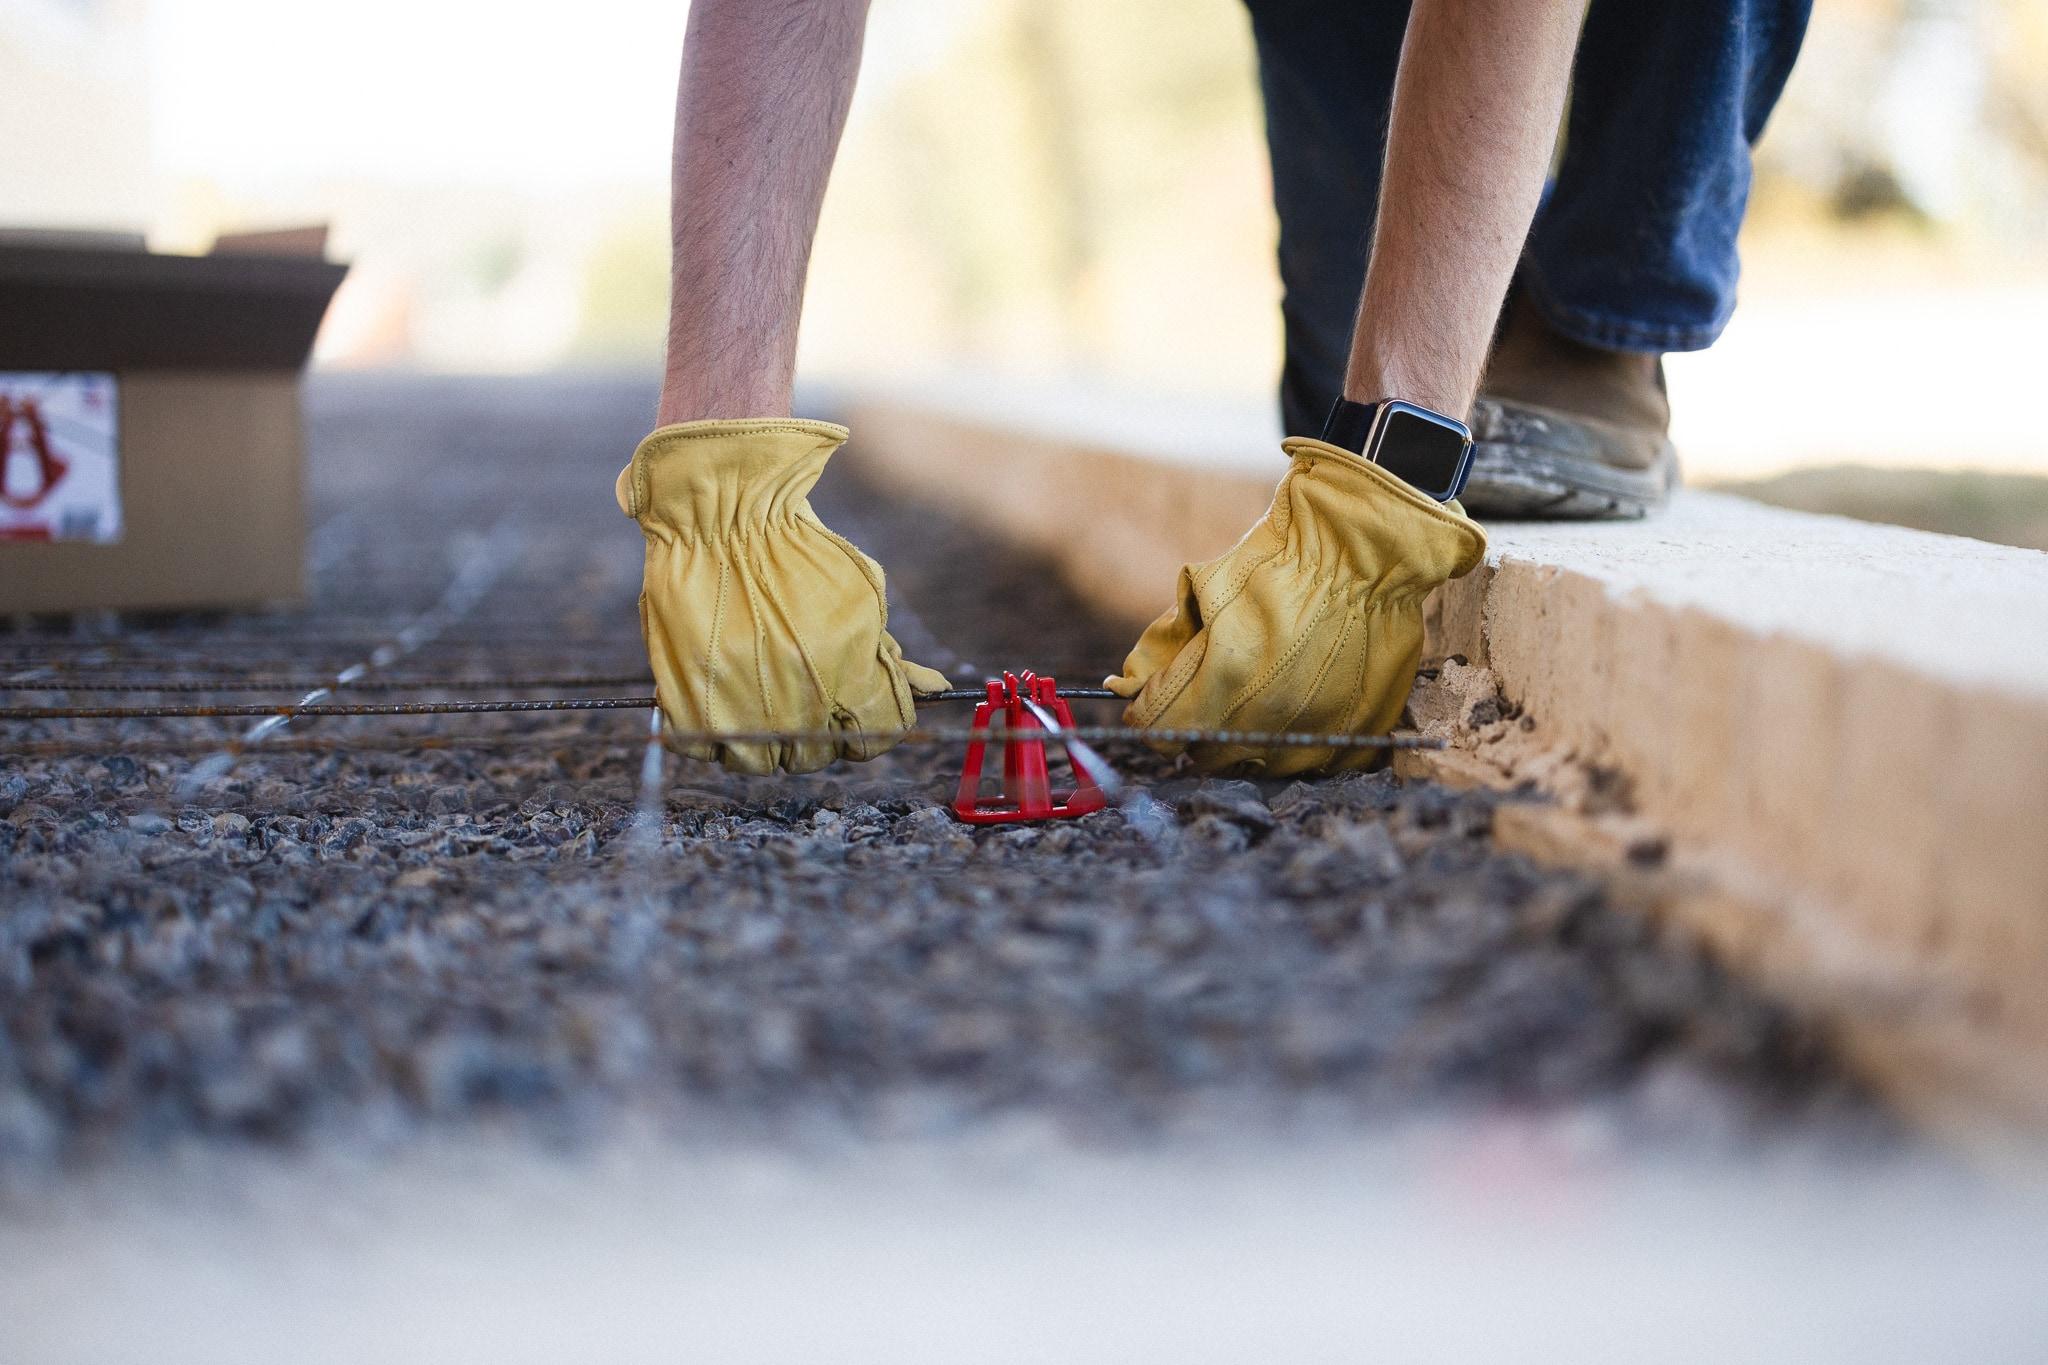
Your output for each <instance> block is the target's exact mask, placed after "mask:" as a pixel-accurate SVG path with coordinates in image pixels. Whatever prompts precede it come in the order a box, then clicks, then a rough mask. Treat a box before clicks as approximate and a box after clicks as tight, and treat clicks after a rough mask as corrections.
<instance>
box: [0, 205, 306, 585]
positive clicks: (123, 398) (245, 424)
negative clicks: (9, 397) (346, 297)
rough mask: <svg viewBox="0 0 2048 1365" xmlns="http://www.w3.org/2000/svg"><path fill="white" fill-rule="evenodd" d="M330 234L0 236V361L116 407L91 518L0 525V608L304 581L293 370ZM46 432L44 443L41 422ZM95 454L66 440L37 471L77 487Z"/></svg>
mask: <svg viewBox="0 0 2048 1365" xmlns="http://www.w3.org/2000/svg"><path fill="white" fill-rule="evenodd" d="M325 243H326V229H325V228H295V229H286V230H281V231H272V232H260V233H241V234H233V235H230V236H226V237H223V238H222V239H221V240H220V242H219V243H218V244H217V245H216V248H215V250H214V251H213V252H211V253H210V254H208V255H204V256H175V255H164V254H158V253H153V252H149V251H145V250H141V249H139V247H138V246H137V245H135V244H134V243H133V242H132V241H124V240H122V239H120V238H118V237H117V236H114V235H111V234H29V233H0V319H4V325H0V372H7V373H10V374H13V375H15V376H17V377H18V378H23V379H25V381H27V383H28V390H27V391H37V390H38V389H39V390H40V391H41V392H43V393H44V394H45V395H46V396H45V398H44V400H43V402H44V406H45V407H47V406H48V404H49V403H51V402H61V401H62V397H61V395H62V394H64V393H69V392H70V391H71V389H75V388H77V387H78V386H79V385H81V384H84V385H87V386H88V387H89V388H90V387H93V386H97V388H98V389H108V390H109V392H108V394H107V395H106V397H104V398H102V397H100V396H98V394H97V389H95V391H94V392H93V393H90V394H88V395H87V396H88V399H89V400H90V401H91V402H93V403H96V404H97V405H98V410H99V411H101V412H106V411H107V409H109V408H111V409H112V411H111V412H109V413H108V414H107V416H108V423H109V424H110V425H111V427H112V430H113V432H114V436H113V439H112V443H111V445H112V449H111V450H110V451H109V452H107V453H104V454H100V455H98V456H97V465H98V467H99V468H100V469H101V470H102V471H104V472H103V473H102V475H101V478H102V481H103V483H105V484H106V485H107V486H108V487H109V489H110V490H113V491H111V492H110V493H109V494H108V495H107V496H106V497H105V498H103V499H102V500H101V504H96V505H95V506H93V507H90V508H87V509H85V511H84V515H87V516H89V517H93V518H97V520H96V521H95V523H94V524H95V525H97V526H98V527H99V528H100V529H99V530H98V531H97V532H95V533H93V534H88V535H81V536H77V537H72V536H67V535H65V534H63V530H64V525H65V523H64V521H63V519H62V518H61V517H52V518H50V521H51V524H52V530H51V533H50V534H49V535H48V536H46V537H43V538H40V539H39V538H38V536H37V534H36V533H35V528H34V527H33V526H30V527H28V528H27V530H26V531H24V529H23V527H22V526H21V524H20V523H21V522H22V521H23V520H24V517H23V516H19V515H18V516H16V517H15V518H14V521H15V523H16V524H15V526H14V528H13V530H12V532H10V534H9V535H6V536H0V612H48V611H77V610H83V609H96V608H170V607H202V606H203V607H215V606H230V605H240V604H257V603H276V602H288V601H293V600H296V599H298V598H299V597H301V596H302V595H303V591H304V577H305V573H304V565H303V562H302V561H303V552H304V541H305V511H304V508H303V506H302V488H303V479H304V476H303V470H302V465H303V463H304V461H303V444H304V442H303V437H302V433H301V425H302V424H301V419H300V410H299V387H300V371H301V370H302V369H303V368H304V366H305V364H306V361H307V359H308V357H309V356H310V355H311V354H312V349H313V339H314V336H315V334H316V333H317V332H318V331H319V329H320V320H321V318H322V316H323V315H324V314H325V313H326V310H327V304H328V301H329V300H330V299H331V298H332V297H333V295H334V291H335V289H336V288H337V287H338V286H339V285H340V283H341V280H342V277H343V276H344V275H345V274H346V273H347V267H346V266H343V265H338V264H334V263H332V262H329V261H327V260H325V259H323V258H322V254H321V253H322V252H323V250H324V248H325ZM107 376H111V384H110V385H109V382H108V380H107ZM67 385H68V386H70V388H66V387H65V386H67ZM19 415H20V414H17V416H19ZM39 420H40V419H39ZM21 425H22V424H21V423H19V422H18V423H15V424H14V426H13V427H10V431H13V430H14V427H19V426H21ZM43 426H44V428H45V430H43V431H42V432H41V433H39V436H40V438H41V439H43V440H44V441H45V444H48V443H52V442H55V441H56V440H57V439H58V437H59V434H60V432H59V427H58V425H57V423H56V421H55V419H54V417H52V418H51V419H50V420H49V421H47V422H44V423H43ZM81 427H82V424H74V430H78V429H80V428H81ZM15 439H16V440H18V439H19V437H18V436H17V437H15ZM102 439H103V440H104V438H102ZM88 444H89V442H88ZM81 450H82V448H81ZM15 453H16V456H17V458H16V463H17V464H19V463H20V458H19V456H20V452H19V450H17V451H16V452H15ZM6 455H7V452H6V451H0V458H4V457H5V456H6ZM94 463H95V461H94V460H93V459H91V458H88V457H87V455H86V454H84V453H81V454H78V455H77V456H76V457H75V458H71V459H69V460H65V459H63V458H62V454H61V452H60V458H59V460H58V461H56V462H46V463H45V471H46V472H45V474H44V478H45V482H46V483H52V482H54V481H53V480H52V479H51V475H52V474H55V475H56V477H58V478H70V479H72V480H73V481H74V483H76V481H77V480H79V479H81V478H84V477H86V471H87V470H88V468H89V467H91V466H93V465H94ZM109 465H111V469H110V470H109V468H108V467H109ZM67 491H68V490H67ZM17 496H18V491H17ZM49 505H50V503H49V502H48V501H46V502H45V504H44V506H46V507H47V506H49Z"/></svg>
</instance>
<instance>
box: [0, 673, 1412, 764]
mask: <svg viewBox="0 0 2048 1365" xmlns="http://www.w3.org/2000/svg"><path fill="white" fill-rule="evenodd" d="M986 695H987V694H986V692H985V691H983V690H982V689H980V688H964V687H963V688H949V689H947V690H946V691H943V692H935V693H929V694H927V695H925V696H922V697H919V698H918V699H917V700H918V704H919V705H927V704H931V703H942V702H954V701H978V700H980V699H981V698H983V697H984V696H986ZM1059 695H1061V696H1063V697H1070V698H1074V699H1077V700H1104V699H1108V698H1112V697H1115V696H1116V694H1115V693H1113V692H1111V691H1109V690H1108V689H1107V688H1101V687H1076V688H1061V689H1060V690H1059ZM655 706H656V701H655V699H654V698H653V697H550V698H546V699H540V700H532V701H518V700H506V701H437V702H355V703H340V702H325V703H314V704H311V705H305V706H294V705H289V704H279V705H266V704H263V703H243V704H229V705H223V706H197V705H194V706H10V707H0V721H51V720H171V719H234V718H250V717H267V716H280V717H285V718H296V717H300V716H442V715H464V716H467V715H504V714H528V713H533V712H542V711H649V710H652V709H654V707H655ZM1003 736H1004V732H1003V731H1002V730H1000V729H998V730H994V731H989V730H976V729H972V728H970V727H967V726H951V727H924V726H916V727H912V728H911V729H909V730H907V731H904V732H901V733H900V734H896V735H891V736H888V738H889V739H890V740H891V741H892V742H894V743H900V744H965V743H971V742H973V741H975V740H989V739H998V740H999V739H1002V738H1003ZM1033 737H1034V738H1039V739H1047V740H1052V741H1053V742H1058V741H1060V740H1062V739H1073V740H1078V741H1080V742H1082V743H1084V744H1086V743H1121V742H1135V743H1145V744H1216V745H1224V746H1228V747H1233V748H1259V749H1268V748H1271V749H1287V748H1294V749H1301V748H1331V749H1440V748H1442V747H1443V741H1442V740H1438V739H1428V738H1424V737H1422V736H1418V735H1326V734H1315V733H1309V732H1303V731H1293V730H1278V731H1275V730H1224V729H1201V728H1189V727H1175V728H1151V727H1142V726H1131V725H1076V726H1065V727H1061V728H1060V729H1059V730H1058V731H1057V732H1055V733H1052V734H1047V733H1046V732H1044V731H1034V732H1033ZM382 738H384V739H385V740H386V741H388V742H389V744H390V745H391V747H400V746H406V747H420V748H451V747H456V746H458V745H460V744H461V743H462V742H463V737H459V736H450V735H438V736H437V735H422V736H386V737H382ZM476 738H477V739H479V740H488V741H491V742H493V743H496V742H499V741H502V740H505V739H507V738H511V737H509V736H504V735H478V736H476ZM536 738H538V737H536ZM565 738H568V737H567V736H553V737H548V738H547V739H543V740H540V742H559V741H560V740H561V739H565ZM579 738H582V737H579ZM587 738H588V739H589V740H591V741H593V742H596V741H602V742H607V743H616V742H617V740H616V738H615V737H613V736H606V735H590V736H587ZM663 738H664V740H665V741H666V742H667V743H668V744H669V745H671V746H683V745H717V744H830V745H834V746H838V745H844V744H847V743H848V742H849V741H853V742H857V741H858V738H859V736H858V734H857V733H855V732H849V731H846V730H674V729H669V730H664V731H663ZM876 738H878V739H880V738H882V736H877V737H876ZM78 742H79V741H76V740H72V741H57V742H56V743H55V744H54V745H53V744H52V743H51V742H48V741H44V742H42V743H40V744H36V745H34V747H33V748H32V747H31V746H27V745H24V746H17V748H16V750H15V751H16V752H41V753H52V752H56V751H57V749H58V747H59V746H61V745H63V744H66V743H69V744H77V743H78ZM206 743H209V744H221V743H222V741H220V740H209V741H206ZM226 743H227V744H228V746H229V747H230V748H236V749H238V748H240V745H239V743H238V742H236V741H227V742H226ZM123 747H127V746H125V745H124V746H123ZM268 747H271V748H275V747H276V746H274V745H273V746H268ZM377 747H385V746H383V745H373V744H369V743H365V742H363V741H362V740H356V741H338V742H336V743H335V745H334V746H333V751H339V752H346V751H348V750H349V749H351V748H363V749H369V748H377ZM326 751H327V750H324V749H323V750H313V749H310V748H308V749H292V750H279V752H326Z"/></svg>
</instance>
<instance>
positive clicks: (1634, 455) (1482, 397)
mask: <svg viewBox="0 0 2048 1365" xmlns="http://www.w3.org/2000/svg"><path fill="white" fill-rule="evenodd" d="M1670 426H1671V404H1670V401H1669V400H1668V399H1667V398H1666V397H1665V393H1664V362H1663V361H1662V360H1661V359H1659V358H1658V357H1656V356H1651V355H1641V354H1636V353H1632V352H1627V351H1607V350H1602V349H1600V348H1598V347H1595V346H1587V345H1584V344H1582V343H1580V342H1577V341H1573V340H1571V339H1570V338H1569V337H1564V336H1560V335H1558V334H1557V333H1556V332H1553V331H1552V330H1551V329H1550V328H1549V327H1548V326H1546V325H1545V324H1544V322H1543V320H1542V318H1541V317H1540V316H1538V314H1537V312H1536V310H1535V309H1534V308H1532V307H1530V306H1529V305H1528V303H1527V302H1526V301H1525V300H1522V299H1519V298H1517V299H1514V300H1511V301H1510V302H1509V304H1508V310H1507V315H1506V317H1505V319H1504V320H1503V322H1502V326H1501V331H1500V336H1499V337H1498V338H1497V339H1496V340H1495V342H1494V349H1493V355H1492V357H1491V358H1490V359H1489V360H1488V361H1487V366H1486V378H1485V379H1484V380H1483V381H1482V382H1481V384H1480V389H1479V398H1478V400H1477V401H1476V402H1474V403H1473V405H1472V478H1471V481H1470V482H1469V483H1468V484H1466V486H1465V491H1464V493H1462V494H1461V495H1460V498H1459V500H1460V501H1461V502H1463V504H1464V505H1465V509H1466V510H1467V511H1468V512H1470V513H1471V514H1472V515H1473V516H1476V517H1488V516H1492V517H1559V518H1572V519H1594V518H1605V517H1640V516H1642V515H1644V514H1645V513H1646V512H1649V511H1651V510H1653V509H1654V508H1657V507H1659V506H1661V505H1662V504H1663V502H1664V500H1665V498H1666V497H1668V496H1669V494H1670V491H1671V489H1672V487H1673V486H1675V485H1676V484H1677V482H1678V455H1677V452H1676V451H1675V450H1673V449H1672V445H1671V438H1670V435H1669V434H1668V433H1669V431H1670Z"/></svg>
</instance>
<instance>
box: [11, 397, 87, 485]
mask: <svg viewBox="0 0 2048 1365" xmlns="http://www.w3.org/2000/svg"><path fill="white" fill-rule="evenodd" d="M17 417H19V418H20V419H21V422H22V425H23V426H24V427H25V428H27V431H28V448H29V453H30V454H31V455H33V456H34V457H35V462H36V477H37V479H38V480H39V482H38V484H37V487H36V491H35V492H33V493H26V494H15V493H10V492H8V491H7V479H6V469H7V462H8V461H9V460H11V459H12V458H13V457H14V420H15V418H17ZM70 470H71V466H70V465H68V464H66V463H65V462H64V460H63V458H62V457H60V456H59V455H58V454H57V453H56V452H55V451H53V450H51V449H50V429H49V427H48V426H46V425H45V424H44V422H43V412H42V409H41V408H39V407H37V406H36V400H35V399H33V398H24V399H21V400H20V401H19V402H16V401H15V400H13V399H10V398H8V397H6V396H4V395H0V502H4V503H6V504H7V505H8V506H9V507H12V508H14V509H15V510H16V511H20V512H26V511H27V510H28V509H29V508H31V507H34V506H35V505H36V504H37V503H40V502H41V501H42V500H43V499H45V498H47V497H49V496H50V492H51V490H52V489H54V488H55V487H56V486H57V485H58V484H60V483H62V482H63V481H64V476H65V475H66V474H67V473H69V472H70Z"/></svg>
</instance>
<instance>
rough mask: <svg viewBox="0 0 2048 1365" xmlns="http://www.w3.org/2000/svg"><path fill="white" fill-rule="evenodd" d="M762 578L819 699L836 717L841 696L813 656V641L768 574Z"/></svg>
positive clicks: (765, 592) (764, 590) (765, 590)
mask: <svg viewBox="0 0 2048 1365" xmlns="http://www.w3.org/2000/svg"><path fill="white" fill-rule="evenodd" d="M762 580H763V581H762V583H761V591H762V592H763V593H764V594H766V596H767V598H768V601H769V603H770V604H771V605H772V606H773V607H774V608H775V611H776V614H777V615H778V616H780V617H781V618H782V620H783V623H784V624H785V625H787V626H788V627H789V634H790V638H791V639H793V640H795V641H796V651H797V657H798V658H800V659H802V660H803V665H804V672H805V673H806V674H807V675H808V676H809V677H810V680H811V687H812V688H813V690H815V691H816V692H817V694H818V698H819V700H821V701H823V702H824V703H825V708H826V710H827V712H829V713H831V714H833V715H834V716H835V717H836V715H837V713H838V711H839V709H840V707H839V697H838V695H837V694H836V693H834V692H833V691H832V688H831V686H830V684H828V683H827V682H826V681H825V676H824V674H823V672H822V671H821V670H820V669H819V668H818V663H817V660H816V659H815V658H813V657H812V654H811V643H810V641H809V640H807V639H805V638H804V631H803V627H802V626H800V625H799V624H797V620H796V617H795V616H794V615H793V614H791V612H790V610H789V608H788V606H787V605H785V604H784V603H783V600H782V598H781V596H780V595H779V594H777V593H776V591H775V588H774V586H773V585H772V584H770V583H769V582H768V581H767V575H765V574H764V575H763V576H762Z"/></svg>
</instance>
